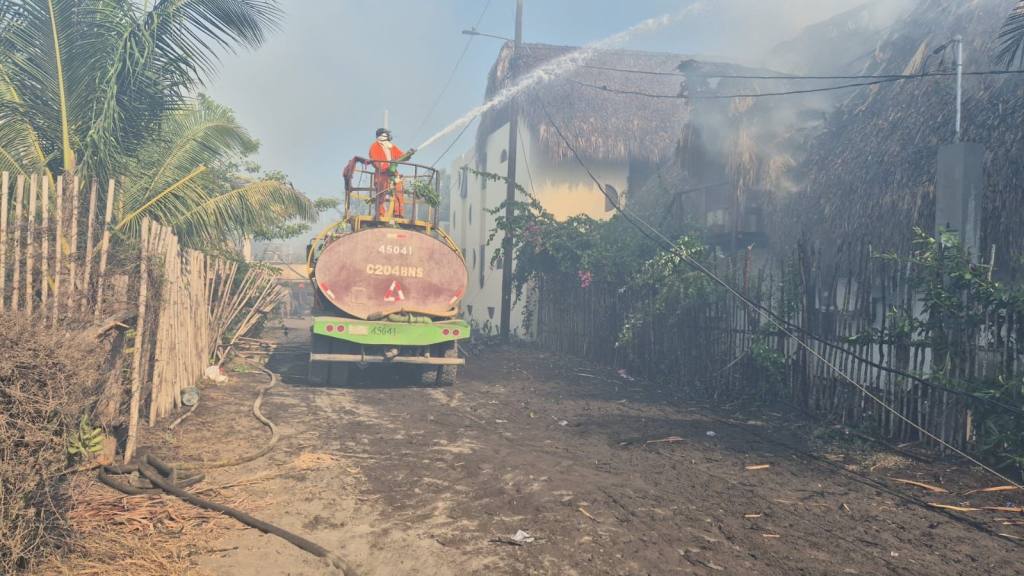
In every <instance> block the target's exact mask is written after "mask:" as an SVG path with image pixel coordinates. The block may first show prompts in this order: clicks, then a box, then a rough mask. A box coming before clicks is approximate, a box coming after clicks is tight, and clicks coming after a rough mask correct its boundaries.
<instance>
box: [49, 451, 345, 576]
mask: <svg viewBox="0 0 1024 576" xmlns="http://www.w3.org/2000/svg"><path fill="white" fill-rule="evenodd" d="M337 463H338V459H337V458H336V457H334V456H331V455H329V454H319V453H309V452H306V453H302V454H300V455H299V456H297V457H296V458H295V459H294V460H293V461H292V462H290V463H289V464H288V465H286V466H283V467H281V468H280V469H278V470H271V471H267V472H263V473H260V474H257V475H255V476H252V477H248V478H243V479H239V480H234V481H231V482H228V483H224V484H220V485H217V486H212V487H209V486H208V487H205V488H200V489H199V490H197V492H199V493H201V494H202V495H203V497H205V498H210V499H213V500H216V501H218V502H222V503H224V504H227V505H228V506H231V507H234V508H239V509H242V510H245V511H247V512H253V511H254V510H258V509H260V508H263V507H264V506H265V505H266V504H267V503H266V502H252V501H249V500H247V499H246V498H244V497H241V496H237V495H235V489H238V488H243V487H247V486H253V485H256V484H260V483H263V482H267V481H270V480H273V479H274V478H277V477H280V476H281V475H283V474H288V473H293V472H296V471H310V470H315V469H320V468H327V467H330V466H332V465H335V464H337ZM71 488H72V489H71V490H70V491H69V492H70V493H71V494H72V496H71V497H70V502H71V510H70V512H69V513H68V515H67V520H68V526H69V529H70V533H71V534H73V538H71V539H69V541H68V545H67V547H66V549H65V551H64V553H63V554H61V555H56V554H55V555H52V556H50V557H49V558H48V559H47V560H46V561H45V562H43V563H41V564H40V565H39V566H38V567H37V568H36V569H35V570H34V571H33V572H32V573H33V574H36V575H39V576H43V575H44V574H45V575H47V576H50V575H55V574H60V575H68V576H70V575H75V576H78V575H83V576H106V575H111V576H113V575H118V576H121V575H124V574H131V575H133V576H205V573H204V572H203V571H201V570H200V569H198V568H197V567H196V566H195V564H194V562H193V560H192V559H193V558H194V557H195V555H197V554H202V553H204V552H210V551H211V550H214V549H216V548H217V546H218V541H219V540H220V538H221V537H222V536H223V535H224V532H225V531H226V530H232V529H243V530H244V529H246V528H245V527H244V526H242V525H241V524H239V523H237V522H235V521H234V520H232V519H230V518H227V517H225V516H222V515H220V514H219V513H216V512H211V511H209V510H204V509H202V508H197V507H195V506H192V505H191V504H187V503H185V502H182V501H181V500H178V499H177V498H174V497H172V496H166V495H154V496H124V495H122V494H118V493H117V492H114V491H113V490H111V489H110V488H107V487H106V486H103V485H101V484H99V483H97V482H96V481H94V480H93V479H92V478H91V476H89V477H81V478H79V479H78V480H76V482H75V483H74V484H73V485H72V487H71ZM229 490H230V492H228V491H229Z"/></svg>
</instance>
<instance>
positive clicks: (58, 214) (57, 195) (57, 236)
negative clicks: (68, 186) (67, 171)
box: [50, 176, 65, 326]
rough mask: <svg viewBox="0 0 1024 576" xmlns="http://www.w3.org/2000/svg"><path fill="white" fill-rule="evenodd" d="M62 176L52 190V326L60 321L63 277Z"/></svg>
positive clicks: (63, 191)
mask: <svg viewBox="0 0 1024 576" xmlns="http://www.w3.org/2000/svg"><path fill="white" fill-rule="evenodd" d="M64 193H65V187H64V176H58V177H57V189H56V190H54V200H55V206H54V216H55V219H56V224H55V227H54V232H53V317H52V318H50V321H51V322H52V323H53V325H54V326H56V325H57V322H58V321H59V320H60V284H61V282H60V279H61V277H62V276H63V275H64V266H63V264H64V250H63V246H61V243H62V242H63V240H64Z"/></svg>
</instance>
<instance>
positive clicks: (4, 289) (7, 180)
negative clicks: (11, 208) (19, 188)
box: [0, 172, 11, 312]
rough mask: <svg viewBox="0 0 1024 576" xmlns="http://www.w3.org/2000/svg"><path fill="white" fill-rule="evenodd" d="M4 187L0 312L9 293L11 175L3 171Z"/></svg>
mask: <svg viewBox="0 0 1024 576" xmlns="http://www.w3.org/2000/svg"><path fill="white" fill-rule="evenodd" d="M2 178H3V184H2V186H3V188H2V189H0V312H3V311H4V296H5V295H6V293H7V201H8V196H9V194H8V192H9V190H10V184H11V175H10V173H9V172H4V173H3V176H2Z"/></svg>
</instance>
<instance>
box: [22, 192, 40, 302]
mask: <svg viewBox="0 0 1024 576" xmlns="http://www.w3.org/2000/svg"><path fill="white" fill-rule="evenodd" d="M30 182H31V183H30V184H29V193H28V220H27V226H28V228H27V230H28V232H27V234H28V236H27V242H26V246H25V311H26V312H28V313H29V314H30V315H31V314H32V312H33V311H34V308H35V292H34V291H33V290H32V284H33V282H32V275H33V274H34V272H35V245H36V193H37V192H38V191H39V189H38V188H37V186H38V185H39V183H38V182H37V180H36V175H35V174H33V175H32V178H31V180H30Z"/></svg>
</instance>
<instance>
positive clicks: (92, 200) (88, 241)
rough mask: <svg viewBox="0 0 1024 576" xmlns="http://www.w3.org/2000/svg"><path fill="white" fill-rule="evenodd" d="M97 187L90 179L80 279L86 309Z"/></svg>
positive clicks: (84, 308) (89, 284)
mask: <svg viewBox="0 0 1024 576" xmlns="http://www.w3.org/2000/svg"><path fill="white" fill-rule="evenodd" d="M97 188H99V183H98V182H96V180H95V179H93V181H92V186H90V187H89V220H88V223H87V225H86V233H85V276H84V277H83V279H82V298H81V301H80V302H81V304H80V305H81V308H82V310H83V311H84V310H86V307H87V306H88V305H89V293H90V292H91V291H92V252H93V233H94V232H95V229H96V224H95V223H96V191H97Z"/></svg>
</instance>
